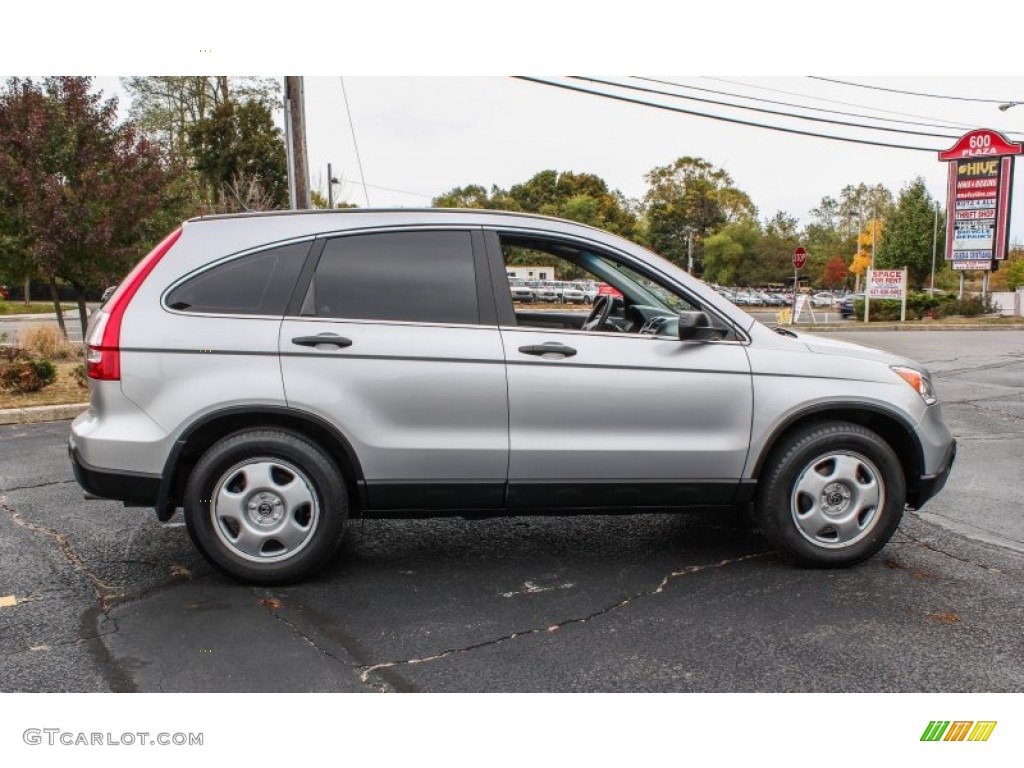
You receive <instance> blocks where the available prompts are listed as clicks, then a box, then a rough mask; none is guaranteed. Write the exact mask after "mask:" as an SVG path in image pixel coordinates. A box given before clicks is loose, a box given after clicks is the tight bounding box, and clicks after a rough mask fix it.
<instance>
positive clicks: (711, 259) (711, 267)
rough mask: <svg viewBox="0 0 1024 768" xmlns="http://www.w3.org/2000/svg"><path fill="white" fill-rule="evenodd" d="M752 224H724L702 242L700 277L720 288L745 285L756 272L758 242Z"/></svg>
mask: <svg viewBox="0 0 1024 768" xmlns="http://www.w3.org/2000/svg"><path fill="white" fill-rule="evenodd" d="M762 236H763V235H762V232H761V227H760V226H759V225H758V223H757V222H756V221H753V220H750V219H748V220H745V221H737V222H734V223H732V224H726V225H725V226H724V227H722V229H720V230H719V231H718V232H716V233H715V234H713V235H709V236H708V237H707V238H706V239H705V240H704V274H703V277H704V279H705V280H707V281H708V282H712V283H719V284H721V285H740V284H749V283H750V282H751V281H750V277H749V276H750V275H751V274H752V273H753V272H755V271H757V270H756V266H755V265H756V261H757V257H758V246H759V244H760V241H761V238H762Z"/></svg>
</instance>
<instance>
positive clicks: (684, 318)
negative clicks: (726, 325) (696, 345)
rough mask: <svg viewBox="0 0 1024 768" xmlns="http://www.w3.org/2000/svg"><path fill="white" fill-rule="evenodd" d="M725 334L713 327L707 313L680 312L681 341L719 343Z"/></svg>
mask: <svg viewBox="0 0 1024 768" xmlns="http://www.w3.org/2000/svg"><path fill="white" fill-rule="evenodd" d="M723 335H724V334H723V332H722V331H721V330H720V329H718V328H713V327H712V326H711V318H709V317H708V315H707V313H706V312H680V313H679V338H680V340H681V341H718V340H719V339H721V338H722V336H723Z"/></svg>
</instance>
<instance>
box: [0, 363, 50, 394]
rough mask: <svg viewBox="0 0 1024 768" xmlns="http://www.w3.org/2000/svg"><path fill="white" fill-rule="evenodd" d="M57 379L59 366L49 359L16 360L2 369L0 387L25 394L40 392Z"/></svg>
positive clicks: (0, 371) (0, 370)
mask: <svg viewBox="0 0 1024 768" xmlns="http://www.w3.org/2000/svg"><path fill="white" fill-rule="evenodd" d="M56 379H57V367H56V366H55V365H54V364H53V363H51V362H50V361H49V360H39V359H29V360H16V361H14V362H13V363H8V364H7V365H6V366H4V367H3V368H2V369H0V389H7V390H10V391H11V392H17V393H19V394H23V393H26V392H38V391H39V390H41V389H42V388H43V387H48V386H50V385H51V384H53V382H54V381H56Z"/></svg>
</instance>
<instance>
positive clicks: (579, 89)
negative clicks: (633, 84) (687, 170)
mask: <svg viewBox="0 0 1024 768" xmlns="http://www.w3.org/2000/svg"><path fill="white" fill-rule="evenodd" d="M513 77H514V79H516V80H524V81H526V82H531V83H538V84H539V85H547V86H550V87H552V88H562V89H564V90H568V91H576V92H577V93H586V94H590V95H591V96H600V97H602V98H605V99H612V100H614V101H622V102H625V103H627V104H637V105H640V106H644V107H652V108H654V109H660V110H663V111H666V112H677V113H679V114H683V115H692V116H694V117H704V118H707V119H709V120H718V121H721V122H725V123H734V124H736V125H745V126H748V127H751V128H763V129H765V130H768V131H778V132H780V133H792V134H796V135H798V136H811V137H814V138H817V139H831V140H832V141H844V142H847V143H850V144H864V145H868V146H874V147H886V148H888V149H909V150H913V151H915V152H938V151H940V150H938V149H936V148H934V147H915V146H911V145H908V144H889V143H886V142H884V141H872V140H870V139H855V138H851V137H846V136H833V135H830V134H825V133H815V132H813V131H803V130H800V129H799V128H784V127H782V126H779V125H769V124H766V123H755V122H753V121H750V120H740V119H739V118H735V117H725V116H723V115H713V114H709V113H707V112H697V111H696V110H692V109H683V108H682V107H672V106H669V105H667V104H657V103H655V102H650V101H644V100H642V99H634V98H630V97H628V96H621V95H618V94H613V93H604V92H602V91H595V90H591V89H589V88H582V87H580V86H575V85H569V84H567V83H556V82H552V81H550V80H543V79H541V78H537V77H526V76H523V75H514V76H513Z"/></svg>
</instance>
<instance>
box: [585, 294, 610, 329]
mask: <svg viewBox="0 0 1024 768" xmlns="http://www.w3.org/2000/svg"><path fill="white" fill-rule="evenodd" d="M614 304H615V298H614V297H613V296H607V295H605V296H598V297H597V299H596V300H595V301H594V307H593V309H591V310H590V314H589V315H587V319H586V320H585V321H584V322H583V330H584V331H596V330H598V329H600V328H602V327H603V326H604V324H605V322H607V320H608V316H609V315H610V314H611V313H612V307H613V306H614Z"/></svg>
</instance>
